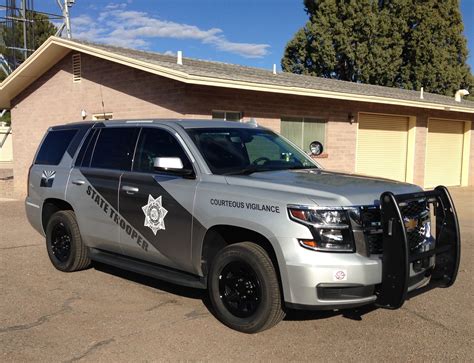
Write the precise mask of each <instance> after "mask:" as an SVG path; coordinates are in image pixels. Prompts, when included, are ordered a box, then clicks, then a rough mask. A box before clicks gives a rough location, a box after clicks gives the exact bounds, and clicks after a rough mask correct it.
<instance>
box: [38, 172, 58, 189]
mask: <svg viewBox="0 0 474 363" xmlns="http://www.w3.org/2000/svg"><path fill="white" fill-rule="evenodd" d="M55 177H56V172H55V171H53V170H43V173H42V174H41V183H40V187H44V188H51V187H52V186H53V182H54V178H55Z"/></svg>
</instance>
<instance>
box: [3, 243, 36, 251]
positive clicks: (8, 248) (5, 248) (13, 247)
mask: <svg viewBox="0 0 474 363" xmlns="http://www.w3.org/2000/svg"><path fill="white" fill-rule="evenodd" d="M36 246H42V244H34V245H22V246H11V247H0V250H13V249H15V248H24V247H36Z"/></svg>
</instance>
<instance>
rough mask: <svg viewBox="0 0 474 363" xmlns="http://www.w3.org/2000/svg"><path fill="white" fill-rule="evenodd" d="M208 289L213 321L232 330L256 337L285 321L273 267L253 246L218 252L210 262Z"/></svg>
mask: <svg viewBox="0 0 474 363" xmlns="http://www.w3.org/2000/svg"><path fill="white" fill-rule="evenodd" d="M242 280H243V281H242ZM208 289H209V297H210V300H211V303H212V306H213V308H214V313H215V315H216V317H217V318H218V319H219V320H220V321H221V322H222V323H224V324H225V325H227V326H228V327H229V328H232V329H234V330H237V331H240V332H243V333H249V334H250V333H258V332H261V331H263V330H266V329H269V328H271V327H273V326H274V325H276V324H278V323H279V322H280V321H281V320H282V319H283V318H284V317H285V312H284V310H283V308H282V300H281V294H280V284H279V282H278V277H277V273H276V271H275V267H274V266H273V263H272V261H271V259H270V257H269V256H268V254H267V252H266V251H265V250H264V249H263V248H262V247H260V246H259V245H257V244H255V243H251V242H242V243H237V244H233V245H229V246H227V247H225V248H223V249H222V250H220V251H219V252H218V253H217V255H216V256H215V258H214V260H213V261H212V265H211V269H210V272H209V275H208Z"/></svg>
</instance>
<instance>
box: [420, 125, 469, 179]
mask: <svg viewBox="0 0 474 363" xmlns="http://www.w3.org/2000/svg"><path fill="white" fill-rule="evenodd" d="M463 137H464V122H460V121H446V120H436V119H430V120H429V122H428V138H427V140H426V160H425V187H434V186H437V185H440V184H442V185H447V186H453V185H461V170H462V152H463Z"/></svg>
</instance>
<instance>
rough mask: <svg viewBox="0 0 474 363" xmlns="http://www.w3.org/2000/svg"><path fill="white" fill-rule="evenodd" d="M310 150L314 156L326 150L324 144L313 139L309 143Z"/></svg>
mask: <svg viewBox="0 0 474 363" xmlns="http://www.w3.org/2000/svg"><path fill="white" fill-rule="evenodd" d="M309 150H310V151H311V155H313V156H318V155H321V154H322V153H323V151H324V148H323V144H321V143H320V142H319V141H313V142H312V143H311V144H309Z"/></svg>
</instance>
